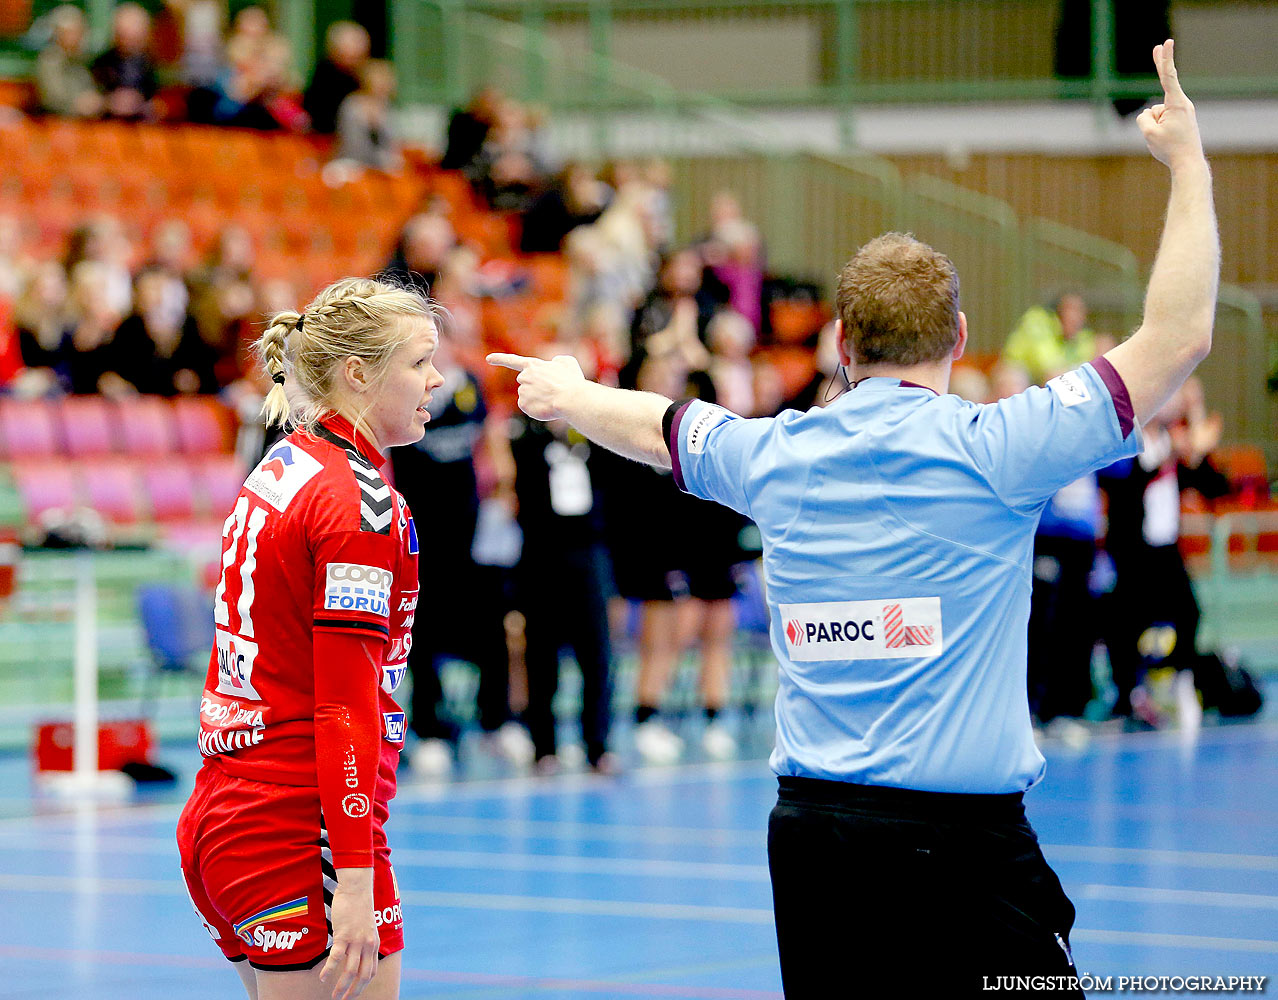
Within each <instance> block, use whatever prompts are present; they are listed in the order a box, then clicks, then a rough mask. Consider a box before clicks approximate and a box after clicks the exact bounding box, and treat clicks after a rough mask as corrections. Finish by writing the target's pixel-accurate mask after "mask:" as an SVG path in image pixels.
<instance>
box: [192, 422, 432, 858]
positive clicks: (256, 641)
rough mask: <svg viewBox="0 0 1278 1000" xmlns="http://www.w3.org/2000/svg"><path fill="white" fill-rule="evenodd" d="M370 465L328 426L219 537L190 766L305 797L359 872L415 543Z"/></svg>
mask: <svg viewBox="0 0 1278 1000" xmlns="http://www.w3.org/2000/svg"><path fill="white" fill-rule="evenodd" d="M382 464H383V458H382V456H381V455H380V454H379V453H378V452H377V450H376V449H375V448H373V447H372V445H371V444H369V442H368V441H367V440H365V439H364V437H363V436H362V435H359V434H357V433H356V432H355V430H354V429H353V428H352V427H351V425H350V423H349V422H348V421H346V420H345V419H343V418H340V417H330V418H328V419H326V420H324V421H323V423H322V425H321V427H320V429H319V430H318V431H317V433H316V435H315V436H311V435H309V434H305V433H302V432H296V433H293V434H291V435H289V436H288V437H287V438H285V439H284V440H283V441H281V442H280V443H279V444H277V445H275V447H273V448H272V449H271V450H270V451H269V452H268V453H267V455H266V457H265V458H263V459H262V461H261V462H260V463H259V464H258V466H257V468H256V469H254V470H253V471H252V472H251V473H250V474H249V476H248V479H247V480H246V481H245V483H244V486H243V488H242V489H241V490H240V494H239V497H238V498H237V499H236V502H235V507H234V509H233V511H232V512H231V516H230V517H228V518H227V519H226V524H225V525H224V526H223V528H222V577H221V582H220V583H219V584H218V587H217V593H216V595H215V601H214V622H215V625H216V629H215V635H216V641H215V644H214V647H213V650H212V655H211V657H210V662H209V670H208V676H207V679H206V681H205V686H204V694H203V697H202V699H201V702H200V737H199V742H200V751H201V753H203V754H204V756H205V758H206V761H207V763H210V764H212V765H214V766H217V767H219V768H220V769H222V770H223V771H225V772H226V773H228V774H230V775H234V776H238V777H243V778H251V779H254V780H258V781H266V782H273V783H277V784H286V785H305V786H314V787H317V788H318V789H319V792H320V801H321V807H322V809H323V813H324V821H325V823H326V825H327V828H328V832H329V836H330V842H331V844H332V849H333V863H334V865H335V866H336V867H338V868H341V867H346V866H352V867H367V866H368V865H371V864H372V830H373V823H374V822H376V823H377V824H378V825H380V824H381V823H383V822H384V821H385V819H386V815H387V803H388V802H389V801H390V799H391V798H392V797H393V796H394V794H395V766H396V763H397V759H398V755H399V751H400V750H401V749H402V747H403V741H404V713H403V712H402V711H401V710H400V707H399V705H397V704H396V703H395V700H394V699H393V698H392V697H391V695H392V694H393V693H394V691H395V689H396V687H398V686H399V683H400V681H401V680H403V677H404V672H405V669H406V661H407V658H408V652H409V648H410V647H411V645H412V626H413V618H414V613H415V611H416V608H417V552H418V544H417V531H416V527H415V526H414V524H413V519H412V515H411V513H410V512H409V510H408V505H407V504H406V503H405V502H404V499H403V497H401V496H400V495H399V493H397V492H396V491H395V490H394V489H392V488H391V487H390V486H389V485H388V484H387V483H386V482H384V481H383V480H382V478H381V476H380V475H379V474H378V472H377V469H378V468H379V467H380V466H381V465H382Z"/></svg>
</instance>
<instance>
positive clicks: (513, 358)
mask: <svg viewBox="0 0 1278 1000" xmlns="http://www.w3.org/2000/svg"><path fill="white" fill-rule="evenodd" d="M484 360H485V361H487V362H488V363H489V364H490V365H498V366H499V367H501V368H509V369H511V370H512V371H517V372H521V371H523V370H524V369H525V368H527V367H528V366H529V365H530V364H532V363H533V359H532V358H525V357H524V356H523V355H522V354H490V355H488V357H487V358H485V359H484Z"/></svg>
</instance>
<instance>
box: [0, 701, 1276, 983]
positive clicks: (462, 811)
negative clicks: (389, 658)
mask: <svg viewBox="0 0 1278 1000" xmlns="http://www.w3.org/2000/svg"><path fill="white" fill-rule="evenodd" d="M1276 741H1278V727H1274V726H1272V725H1266V724H1258V725H1250V726H1231V727H1222V728H1220V729H1211V730H1206V731H1204V733H1203V734H1202V737H1201V739H1200V740H1199V742H1198V743H1197V744H1196V745H1195V746H1193V747H1183V746H1179V745H1177V743H1176V741H1175V740H1174V738H1171V737H1163V736H1161V735H1159V734H1155V735H1153V736H1150V737H1123V738H1115V739H1108V738H1102V739H1097V740H1096V741H1094V743H1093V744H1092V745H1091V746H1090V747H1088V748H1087V749H1086V750H1085V751H1082V752H1069V751H1065V750H1053V751H1051V752H1050V753H1049V774H1048V778H1047V781H1046V782H1045V783H1044V785H1042V786H1040V788H1039V789H1036V790H1035V791H1034V792H1033V793H1031V795H1030V796H1029V798H1028V811H1029V813H1030V817H1031V820H1032V821H1033V822H1034V823H1035V825H1036V827H1037V828H1038V830H1039V833H1040V835H1041V836H1042V839H1043V841H1044V851H1045V853H1046V854H1047V856H1048V858H1049V860H1051V861H1052V862H1053V864H1054V866H1055V867H1056V868H1057V870H1058V872H1059V873H1060V874H1061V877H1062V881H1063V882H1064V883H1065V886H1066V889H1067V891H1068V892H1069V893H1070V895H1071V897H1072V898H1073V899H1074V900H1075V903H1076V905H1077V907H1078V910H1079V918H1078V922H1077V924H1076V929H1075V932H1074V937H1073V940H1074V942H1075V944H1076V946H1077V947H1076V949H1075V951H1076V955H1077V956H1078V959H1079V962H1080V970H1081V971H1085V972H1091V973H1095V974H1112V975H1120V974H1124V975H1125V974H1133V975H1134V974H1143V975H1177V974H1204V973H1212V974H1216V973H1219V974H1224V975H1230V974H1239V975H1273V974H1274V973H1275V972H1278V917H1276V916H1275V914H1276V913H1278V859H1276V858H1275V857H1274V856H1273V853H1272V844H1273V831H1274V830H1275V829H1278V782H1276V781H1275V776H1274V768H1273V764H1272V761H1273V759H1274V752H1273V751H1274V749H1275V747H1274V743H1275V742H1276ZM1169 779H1170V780H1169ZM9 784H10V795H9V797H10V798H14V792H15V791H18V790H17V789H15V788H13V787H12V784H13V783H12V782H10V783H9ZM181 794H182V793H178V795H179V796H180V795H181ZM19 795H20V792H19ZM774 798H775V784H774V782H773V780H772V778H771V776H770V774H769V772H768V770H767V766H766V764H765V763H764V762H763V761H742V762H738V763H735V764H729V765H688V766H685V767H682V768H670V769H661V770H657V769H652V770H644V771H636V772H633V773H632V774H630V775H628V776H626V777H625V778H623V779H622V780H621V781H618V782H607V781H600V780H598V779H592V778H584V777H583V778H567V779H560V780H559V781H545V780H540V781H533V780H527V779H506V780H498V781H489V782H473V783H469V784H461V785H454V786H445V787H438V786H416V785H412V784H409V783H407V782H406V783H405V786H404V792H403V793H402V794H401V796H400V797H399V799H398V800H397V801H396V803H395V804H394V806H393V807H392V816H391V821H390V825H389V827H388V829H389V832H390V835H391V839H392V843H393V845H394V850H395V854H394V857H395V861H396V869H397V873H398V874H399V880H400V885H401V889H402V891H403V896H404V902H405V909H406V916H407V918H408V919H407V924H408V947H407V949H406V952H405V962H404V965H405V974H404V983H403V990H402V996H403V997H405V998H409V997H433V998H447V997H454V996H456V997H491V998H493V1000H511V998H518V997H561V998H564V1000H569V998H571V1000H578V998H580V1000H585V998H594V1000H597V998H600V997H607V996H616V997H634V996H651V997H688V998H713V1000H730V998H740V1000H763V998H769V1000H775V998H778V997H779V996H780V977H779V973H778V972H777V969H776V951H775V949H776V946H775V938H774V936H773V928H772V916H771V910H770V892H769V888H768V883H767V877H766V858H765V837H766V833H765V831H766V820H767V813H768V810H769V809H770V808H771V805H772V802H773V800H774ZM33 806H35V804H34V803H33V802H31V801H30V800H29V799H28V801H27V802H26V808H27V809H28V810H30V809H32V808H33ZM179 809H180V805H179V804H177V803H174V802H163V803H156V804H153V805H143V806H138V807H127V808H103V809H101V810H94V809H78V810H75V809H73V810H71V811H70V812H65V813H56V814H55V813H44V814H36V815H28V816H22V817H14V816H10V817H8V818H6V819H3V820H0V941H3V942H4V944H3V945H0V966H2V967H3V968H4V969H5V970H6V971H5V975H4V976H3V978H0V997H5V998H18V997H28V996H30V997H36V996H40V997H62V996H66V997H77V998H80V997H83V998H86V1000H117V998H120V1000H122V998H124V997H129V998H134V997H139V996H140V997H151V996H154V997H157V998H158V997H164V998H168V997H175V998H182V997H223V996H225V997H228V998H233V997H234V998H238V996H240V995H242V994H240V993H239V992H238V991H239V986H238V982H237V980H236V979H235V977H234V975H233V974H232V973H231V971H230V970H229V969H226V968H225V965H226V963H225V962H224V961H223V960H222V959H220V958H219V957H218V956H217V954H216V951H215V949H214V948H213V946H212V944H211V942H209V941H208V940H207V938H205V937H204V936H203V932H202V931H201V929H200V927H199V924H198V922H197V921H196V920H195V917H194V914H193V913H192V912H191V909H190V904H189V902H188V901H187V900H186V898H185V894H184V891H183V889H182V886H181V883H180V881H179V879H178V876H177V862H176V849H175V847H174V845H173V843H172V827H173V824H174V823H175V821H176V817H177V814H178V811H179ZM1266 852H1267V853H1266Z"/></svg>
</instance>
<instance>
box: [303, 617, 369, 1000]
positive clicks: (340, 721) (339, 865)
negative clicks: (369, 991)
mask: <svg viewBox="0 0 1278 1000" xmlns="http://www.w3.org/2000/svg"><path fill="white" fill-rule="evenodd" d="M314 636H315V647H314V658H315V767H316V773H317V776H318V779H319V780H318V783H319V794H320V809H321V811H322V813H323V815H324V821H325V826H326V829H327V831H328V840H329V847H330V849H331V851H332V855H333V867H334V869H335V874H336V876H337V888H336V889H335V890H334V892H333V903H332V922H333V948H332V951H331V952H330V953H329V958H328V961H327V963H326V964H325V966H324V971H323V973H322V976H323V979H324V981H325V982H332V983H334V989H333V996H334V997H337V998H341V997H343V996H351V997H353V996H358V994H359V993H360V991H362V990H363V989H364V987H365V986H367V985H368V983H369V982H370V981H371V980H372V978H373V975H374V974H375V973H376V971H377V949H378V944H379V940H378V935H377V927H376V924H375V920H374V916H373V795H374V792H375V789H376V784H377V767H378V759H379V756H380V738H381V730H380V728H379V726H378V721H379V719H380V716H379V715H378V708H377V704H378V695H377V691H378V684H379V682H380V679H381V659H382V651H383V648H384V646H385V641H384V639H383V638H382V637H381V636H378V635H368V634H365V635H358V634H352V633H345V632H338V631H327V630H318V629H317V630H316V631H315V633H314Z"/></svg>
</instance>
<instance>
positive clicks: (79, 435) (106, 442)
mask: <svg viewBox="0 0 1278 1000" xmlns="http://www.w3.org/2000/svg"><path fill="white" fill-rule="evenodd" d="M58 414H59V416H60V417H61V423H62V437H63V440H64V441H66V443H67V451H68V452H70V453H71V454H72V455H73V456H75V457H76V458H84V457H90V456H93V455H106V454H109V453H111V452H113V451H115V450H116V437H115V431H116V425H117V423H118V421H117V420H116V418H115V413H114V410H113V408H112V406H111V404H110V403H109V402H108V401H107V400H106V399H105V398H103V397H102V396H68V397H66V398H65V399H63V400H62V401H61V403H60V404H59V406H58Z"/></svg>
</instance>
